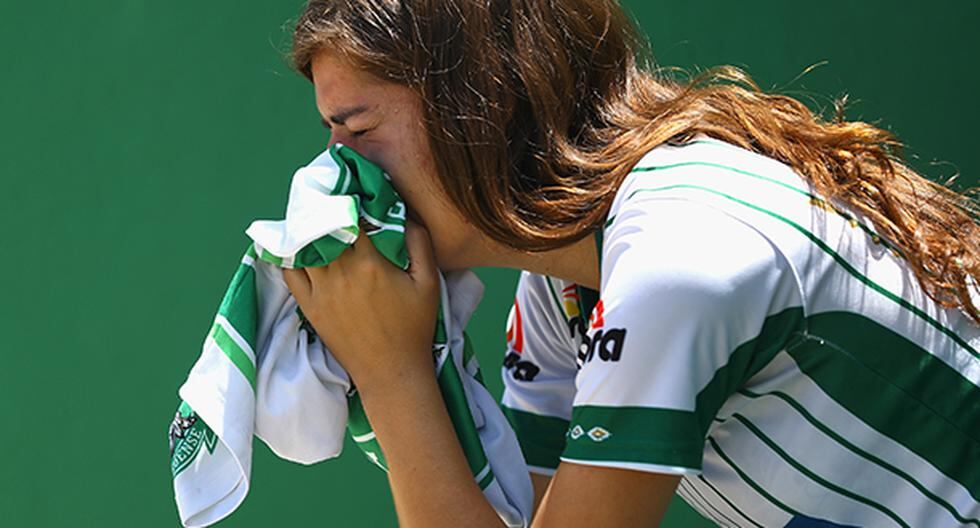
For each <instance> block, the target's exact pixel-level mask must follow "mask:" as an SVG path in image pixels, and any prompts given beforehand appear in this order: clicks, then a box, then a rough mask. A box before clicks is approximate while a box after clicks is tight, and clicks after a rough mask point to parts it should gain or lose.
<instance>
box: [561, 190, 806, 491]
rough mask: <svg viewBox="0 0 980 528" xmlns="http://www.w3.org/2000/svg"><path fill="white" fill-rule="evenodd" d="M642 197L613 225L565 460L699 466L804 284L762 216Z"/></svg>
mask: <svg viewBox="0 0 980 528" xmlns="http://www.w3.org/2000/svg"><path fill="white" fill-rule="evenodd" d="M641 196H642V195H641ZM627 205H628V206H629V205H630V204H627ZM642 205H643V207H635V208H631V207H628V206H626V207H623V208H621V209H620V211H619V217H618V218H617V219H616V221H615V222H614V223H613V224H612V226H611V227H610V228H609V230H607V232H606V237H605V238H606V243H607V245H606V247H605V248H604V251H603V257H604V262H603V270H602V272H603V283H602V290H601V300H600V302H599V304H597V305H596V308H595V310H594V311H593V314H592V315H593V317H592V322H591V324H590V327H589V330H588V334H587V337H588V340H589V343H590V345H589V347H588V348H587V349H586V350H585V351H583V353H581V354H580V356H579V360H580V364H581V370H580V371H579V373H578V376H577V380H576V385H577V392H576V396H575V401H574V403H573V412H572V418H571V420H570V429H569V434H568V437H567V440H566V447H565V450H564V452H563V454H562V460H563V461H569V462H576V463H580V464H587V465H595V466H603V467H617V468H622V469H633V470H639V471H647V472H652V473H663V474H673V475H691V474H696V473H698V472H700V470H701V462H702V454H703V451H704V444H705V438H706V435H707V432H708V430H709V427H710V426H711V423H712V419H713V418H714V417H715V415H716V413H717V411H718V409H719V408H720V406H721V404H722V403H723V402H724V401H725V400H726V399H727V398H728V396H730V395H731V394H732V393H733V392H734V391H735V390H737V389H738V388H740V386H741V385H742V383H743V382H744V380H745V379H746V378H745V376H746V375H747V373H749V372H750V371H751V366H752V365H753V364H754V363H753V361H754V359H753V358H754V357H755V356H756V354H757V352H758V350H757V349H756V348H754V345H752V342H753V340H754V339H755V338H756V337H757V336H759V335H760V332H761V331H762V330H763V327H764V325H765V322H766V319H767V317H768V316H769V315H770V314H771V313H772V312H773V311H774V310H777V311H778V310H780V309H782V308H781V307H782V306H784V305H792V304H794V302H795V300H796V298H797V296H798V290H797V289H795V288H794V287H793V284H794V283H793V281H792V276H791V275H787V274H786V273H785V271H786V262H785V259H783V258H782V257H781V255H780V254H779V253H778V252H777V251H776V249H775V248H774V246H773V245H772V244H771V243H770V241H769V240H768V239H767V238H766V237H764V236H763V235H762V234H760V233H759V232H758V231H756V230H755V229H754V228H753V227H751V226H748V225H746V224H744V223H742V222H741V221H739V220H736V219H734V218H732V217H730V216H728V215H727V214H726V213H724V212H721V211H719V210H717V209H714V208H712V207H710V206H707V205H702V204H698V203H692V202H684V201H681V200H661V201H658V202H657V203H646V204H642ZM796 305H797V306H798V303H796ZM740 347H741V348H740Z"/></svg>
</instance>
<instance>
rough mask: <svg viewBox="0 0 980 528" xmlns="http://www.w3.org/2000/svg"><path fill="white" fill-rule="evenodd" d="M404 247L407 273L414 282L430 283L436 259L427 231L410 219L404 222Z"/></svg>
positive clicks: (434, 274) (434, 272)
mask: <svg viewBox="0 0 980 528" xmlns="http://www.w3.org/2000/svg"><path fill="white" fill-rule="evenodd" d="M405 247H406V249H408V258H409V266H408V274H409V275H410V276H411V277H412V279H413V280H414V281H415V282H424V283H431V282H436V281H438V278H437V277H436V259H435V255H434V253H433V251H432V238H431V237H429V231H428V230H427V229H426V228H424V227H422V225H421V224H417V223H415V222H413V221H411V220H408V221H406V222H405Z"/></svg>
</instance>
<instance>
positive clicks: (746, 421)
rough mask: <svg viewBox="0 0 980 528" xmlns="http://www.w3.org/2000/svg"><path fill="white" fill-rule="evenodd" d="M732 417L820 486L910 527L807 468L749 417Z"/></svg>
mask: <svg viewBox="0 0 980 528" xmlns="http://www.w3.org/2000/svg"><path fill="white" fill-rule="evenodd" d="M732 418H734V419H735V420H737V421H738V422H739V423H741V424H742V425H744V426H745V427H746V428H747V429H748V430H749V431H752V434H753V435H755V437H756V438H758V439H759V440H761V441H762V443H764V444H766V446H767V447H768V448H769V449H771V450H772V451H773V452H774V453H775V454H776V456H778V457H779V458H781V459H782V460H783V461H784V462H786V463H787V464H789V465H790V466H792V467H793V468H794V469H796V470H797V471H799V472H800V473H802V474H803V475H805V476H806V477H807V478H808V479H810V480H811V481H813V482H815V483H816V484H818V485H820V486H823V487H824V488H826V489H829V490H831V491H833V492H835V493H838V494H840V495H843V496H845V497H847V498H849V499H851V500H853V501H856V502H860V503H861V504H864V505H867V506H870V507H872V508H874V509H876V510H878V511H880V512H881V513H883V514H885V515H887V516H888V517H890V518H891V519H892V520H893V521H895V522H896V523H898V524H899V525H900V526H903V527H905V528H910V526H909V524H908V523H907V522H905V520H904V519H902V518H901V517H899V515H898V514H897V513H895V512H893V511H891V510H890V509H889V508H888V507H886V506H885V505H883V504H881V503H878V502H876V501H873V500H871V499H869V498H867V497H864V496H862V495H859V494H857V493H854V492H853V491H851V490H849V489H846V488H842V487H840V486H838V485H836V484H834V483H833V482H830V481H829V480H827V479H825V478H823V477H821V476H820V475H817V474H816V473H814V472H813V471H811V470H810V469H809V468H807V467H806V466H804V465H803V464H801V463H799V462H798V461H797V460H795V459H794V458H793V457H791V456H790V455H789V453H787V452H786V451H785V450H784V449H783V448H781V447H779V444H777V443H776V442H774V441H773V440H772V439H771V438H769V437H768V436H767V435H766V434H765V433H763V432H762V430H761V429H759V428H758V427H757V426H756V425H755V424H753V423H752V422H751V421H749V419H748V418H746V417H745V416H742V415H741V414H739V413H735V414H733V415H732ZM811 513H814V512H811Z"/></svg>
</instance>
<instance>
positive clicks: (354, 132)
mask: <svg viewBox="0 0 980 528" xmlns="http://www.w3.org/2000/svg"><path fill="white" fill-rule="evenodd" d="M320 124H322V125H323V128H326V129H327V130H333V127H332V126H330V123H329V122H327V120H326V119H321V120H320ZM371 130H373V129H371V128H366V129H364V130H351V131H350V135H351V137H361V136H363V135H364V134H367V133H368V132H370V131H371Z"/></svg>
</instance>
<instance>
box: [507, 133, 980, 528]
mask: <svg viewBox="0 0 980 528" xmlns="http://www.w3.org/2000/svg"><path fill="white" fill-rule="evenodd" d="M602 240H603V243H602V249H601V266H600V268H601V284H600V290H599V291H600V298H599V300H598V302H597V303H596V305H595V307H594V309H592V311H591V312H590V313H588V314H585V313H582V312H583V308H582V303H581V302H580V301H581V299H580V294H581V293H582V292H583V290H582V289H581V288H578V287H577V286H576V285H575V284H572V283H569V282H566V281H562V280H558V279H555V278H551V277H546V276H542V275H536V274H531V273H524V274H523V275H522V276H521V279H520V282H519V285H518V289H517V295H516V300H515V303H514V307H513V309H512V311H511V316H510V320H509V322H508V325H509V326H508V350H507V356H506V358H505V361H504V370H503V374H504V380H505V392H504V396H503V402H502V403H503V406H504V408H505V412H506V414H507V415H508V418H509V419H510V421H511V423H512V425H513V426H514V428H515V429H516V431H517V432H518V436H519V438H520V439H521V443H522V448H523V451H524V454H525V458H526V459H527V461H528V463H529V465H530V466H531V467H532V471H536V472H541V473H549V472H551V471H553V470H554V468H556V467H557V465H558V463H559V460H564V461H568V462H573V463H583V464H589V465H597V466H609V467H618V468H628V469H634V470H641V471H651V472H660V473H670V474H677V475H682V476H683V478H682V480H681V483H680V486H679V488H678V493H679V494H680V495H681V496H682V497H683V498H684V499H685V500H686V502H687V503H688V504H690V505H691V506H692V507H694V508H695V509H697V510H698V511H699V512H700V513H701V514H702V515H704V516H706V517H707V518H709V519H712V520H713V521H715V522H716V523H718V524H719V525H722V526H766V527H769V526H885V527H888V526H901V527H913V526H930V527H932V526H977V527H980V388H978V382H980V350H978V349H980V327H978V326H977V325H975V324H974V323H972V322H971V321H970V320H969V319H968V318H967V317H966V315H965V314H963V313H962V312H960V311H957V310H949V309H944V308H941V307H939V306H938V305H936V304H935V303H934V302H932V301H931V300H930V299H929V298H928V297H927V296H926V295H925V294H924V293H923V290H922V288H921V287H920V286H919V284H918V282H917V281H916V279H915V278H914V276H913V275H912V273H911V272H910V271H909V269H908V267H907V265H906V263H905V261H904V260H903V258H902V256H901V255H900V253H899V252H898V251H897V250H896V249H895V248H894V247H893V246H892V245H890V244H889V243H888V241H887V240H884V239H882V238H881V237H879V236H878V235H877V234H876V233H875V231H874V229H873V227H872V226H871V225H870V223H869V222H867V221H866V220H865V219H864V218H861V217H859V216H857V215H855V214H853V213H850V212H848V211H846V210H843V209H841V208H835V207H834V206H833V205H831V204H829V203H828V202H826V201H825V200H823V199H821V198H820V197H819V196H817V195H815V194H814V193H813V191H812V190H811V189H810V187H809V186H808V185H807V184H806V183H805V182H804V181H803V180H802V179H801V178H800V177H799V176H798V175H797V174H795V173H794V172H793V171H792V170H791V169H789V168H788V167H786V166H785V165H783V164H780V163H778V162H776V161H774V160H771V159H769V158H766V157H763V156H760V155H756V154H753V153H750V152H748V151H745V150H742V149H739V148H737V147H735V146H732V145H729V144H726V143H723V142H720V141H716V140H711V139H703V140H698V141H694V142H692V143H689V144H687V145H685V146H680V147H677V146H666V145H665V146H661V147H658V148H656V149H654V150H652V151H651V152H650V153H649V154H648V155H647V156H646V157H644V159H643V160H642V161H641V162H640V163H639V164H638V165H637V167H636V168H635V169H634V170H633V172H632V173H631V174H630V175H629V177H628V178H627V179H626V180H625V181H624V183H623V185H622V186H621V187H620V189H619V190H618V192H617V194H616V197H615V201H614V202H613V205H612V208H611V210H610V213H609V217H608V220H607V222H606V224H605V228H604V230H603V238H602Z"/></svg>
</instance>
